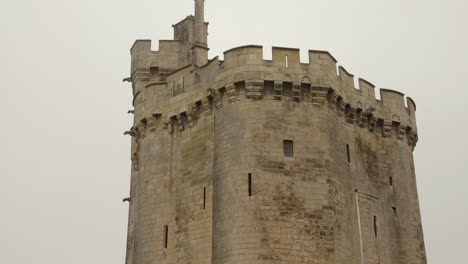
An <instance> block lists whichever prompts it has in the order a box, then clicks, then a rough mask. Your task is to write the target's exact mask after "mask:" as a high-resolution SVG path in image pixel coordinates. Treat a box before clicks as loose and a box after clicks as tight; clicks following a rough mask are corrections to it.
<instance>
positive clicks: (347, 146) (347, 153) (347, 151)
mask: <svg viewBox="0 0 468 264" xmlns="http://www.w3.org/2000/svg"><path fill="white" fill-rule="evenodd" d="M346 156H347V158H348V162H351V153H350V152H349V144H346Z"/></svg>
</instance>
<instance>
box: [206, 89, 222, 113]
mask: <svg viewBox="0 0 468 264" xmlns="http://www.w3.org/2000/svg"><path fill="white" fill-rule="evenodd" d="M208 93H209V94H210V95H211V98H213V103H214V105H215V107H216V109H220V108H221V107H223V98H221V95H220V94H219V92H218V91H217V90H215V89H211V88H209V89H208Z"/></svg>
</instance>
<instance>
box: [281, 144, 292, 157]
mask: <svg viewBox="0 0 468 264" xmlns="http://www.w3.org/2000/svg"><path fill="white" fill-rule="evenodd" d="M283 151H284V156H285V157H287V158H292V157H294V142H293V141H292V140H284V141H283Z"/></svg>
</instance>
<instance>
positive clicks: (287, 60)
mask: <svg viewBox="0 0 468 264" xmlns="http://www.w3.org/2000/svg"><path fill="white" fill-rule="evenodd" d="M288 67H289V58H288V55H286V68H288Z"/></svg>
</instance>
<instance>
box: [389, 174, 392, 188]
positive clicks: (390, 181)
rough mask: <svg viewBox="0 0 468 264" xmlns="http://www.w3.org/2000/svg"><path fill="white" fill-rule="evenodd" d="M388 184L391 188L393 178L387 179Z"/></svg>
mask: <svg viewBox="0 0 468 264" xmlns="http://www.w3.org/2000/svg"><path fill="white" fill-rule="evenodd" d="M388 183H389V184H390V186H391V187H393V177H392V176H390V177H388Z"/></svg>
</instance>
